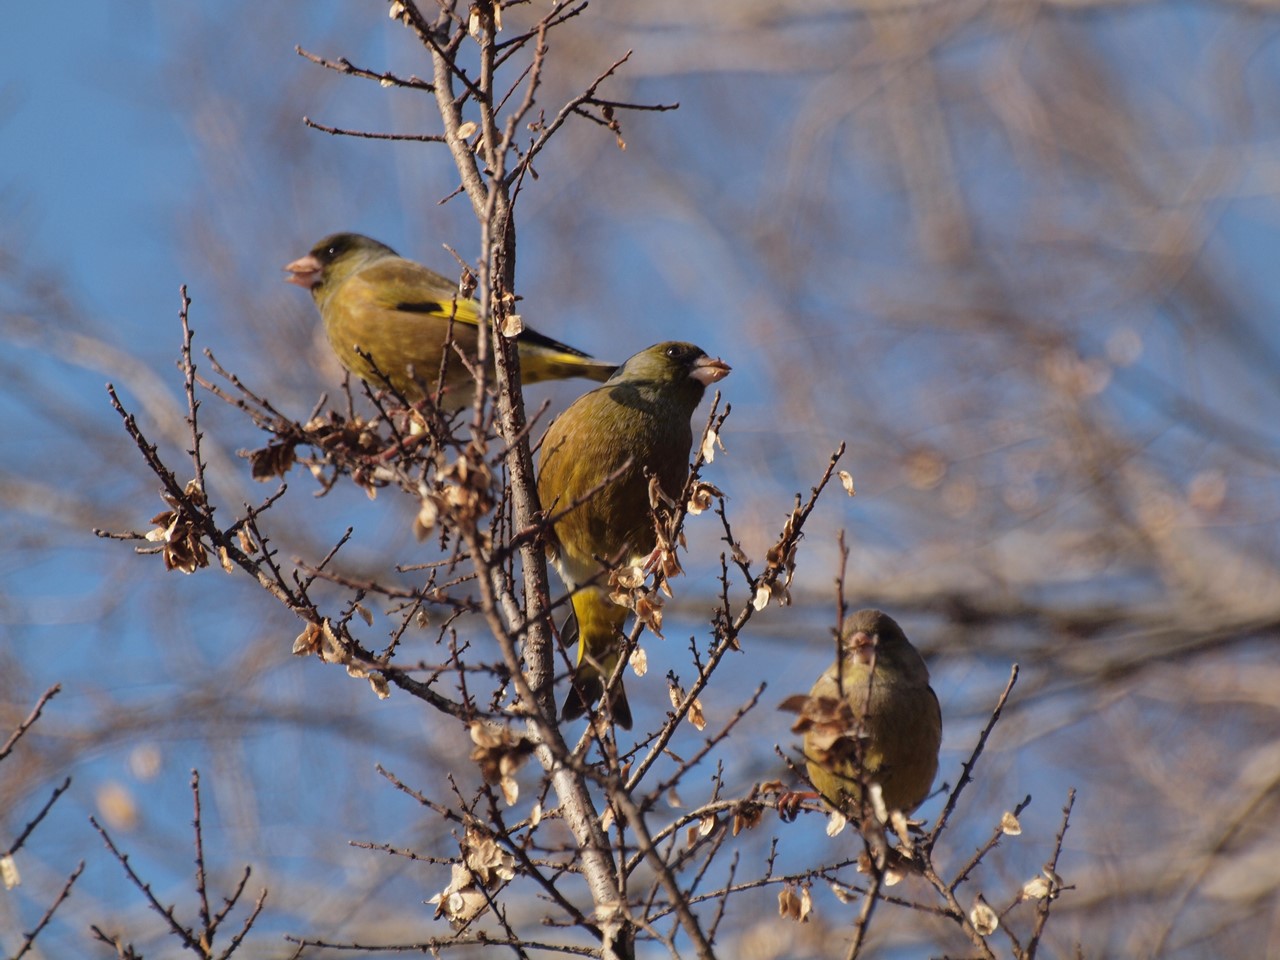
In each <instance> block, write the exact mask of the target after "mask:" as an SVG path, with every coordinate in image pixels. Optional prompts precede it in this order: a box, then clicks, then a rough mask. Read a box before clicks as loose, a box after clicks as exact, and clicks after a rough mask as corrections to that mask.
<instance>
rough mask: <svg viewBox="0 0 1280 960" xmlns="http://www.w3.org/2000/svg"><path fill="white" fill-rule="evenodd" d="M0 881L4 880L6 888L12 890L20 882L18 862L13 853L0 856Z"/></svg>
mask: <svg viewBox="0 0 1280 960" xmlns="http://www.w3.org/2000/svg"><path fill="white" fill-rule="evenodd" d="M0 881H3V882H4V888H5V889H6V890H12V889H13V888H14V887H16V886H17V885H18V884H20V883H21V882H22V875H21V874H19V873H18V862H17V861H16V860H14V859H13V854H7V855H5V856H3V857H0Z"/></svg>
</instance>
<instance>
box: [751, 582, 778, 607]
mask: <svg viewBox="0 0 1280 960" xmlns="http://www.w3.org/2000/svg"><path fill="white" fill-rule="evenodd" d="M771 596H773V589H772V588H771V587H770V586H769V585H768V584H767V583H762V584H760V586H758V587H756V595H755V597H754V598H752V600H751V606H753V607H754V608H755V609H756V610H763V609H764V608H765V607H767V606H768V605H769V598H770V597H771Z"/></svg>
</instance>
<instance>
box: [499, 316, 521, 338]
mask: <svg viewBox="0 0 1280 960" xmlns="http://www.w3.org/2000/svg"><path fill="white" fill-rule="evenodd" d="M522 333H524V318H523V317H521V316H520V314H518V313H508V314H507V315H506V316H505V317H503V318H502V335H503V336H504V337H507V338H508V339H509V338H511V337H518V336H520V334H522Z"/></svg>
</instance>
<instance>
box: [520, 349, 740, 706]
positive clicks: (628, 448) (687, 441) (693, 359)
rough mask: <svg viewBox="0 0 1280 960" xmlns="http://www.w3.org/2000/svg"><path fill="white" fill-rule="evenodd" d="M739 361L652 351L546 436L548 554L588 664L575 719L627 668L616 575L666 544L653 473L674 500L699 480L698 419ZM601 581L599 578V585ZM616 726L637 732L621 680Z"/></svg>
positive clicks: (543, 491) (541, 483)
mask: <svg viewBox="0 0 1280 960" xmlns="http://www.w3.org/2000/svg"><path fill="white" fill-rule="evenodd" d="M729 369H730V368H729V365H728V364H726V363H725V362H723V361H722V360H719V359H714V358H712V357H709V356H707V354H706V353H704V352H703V351H702V350H701V349H700V348H699V347H696V346H694V345H693V344H691V343H678V342H668V343H659V344H655V345H654V346H652V347H649V348H648V349H647V350H642V351H641V352H640V353H637V354H636V355H635V356H634V357H632V358H631V359H629V360H628V361H627V362H626V363H624V364H623V365H622V366H621V367H620V368H619V369H618V372H617V373H616V374H614V375H613V377H612V379H610V380H609V381H608V382H607V383H605V384H604V386H601V387H596V388H595V389H594V390H591V391H590V392H588V393H586V394H584V395H583V396H581V397H579V398H578V399H577V400H575V401H574V402H573V403H572V404H571V405H570V406H569V408H568V409H567V410H565V412H564V413H562V414H561V415H560V416H559V417H557V418H556V420H555V422H553V423H552V424H551V427H550V429H549V430H548V431H547V435H546V437H545V439H544V440H543V441H542V455H541V459H540V461H539V469H538V496H539V498H540V499H541V501H542V509H543V510H544V511H546V513H547V514H548V515H549V516H554V515H556V514H559V513H562V512H564V511H568V512H567V513H565V515H564V516H562V517H560V518H559V519H558V520H556V522H555V525H554V528H553V530H552V534H551V537H550V539H549V542H548V546H547V552H548V554H549V555H550V557H551V562H552V564H553V565H554V566H555V568H556V570H557V572H558V573H559V574H560V578H561V579H562V580H564V582H565V585H566V586H568V587H569V589H570V590H577V592H576V593H574V594H573V612H574V619H575V620H576V622H577V632H578V661H577V663H578V665H577V669H576V671H575V672H574V675H573V679H572V686H571V688H570V691H569V696H568V698H567V699H566V700H565V704H564V712H563V716H564V718H565V719H566V720H572V719H574V718H575V717H579V716H582V714H584V713H585V712H586V710H587V707H588V706H590V705H591V704H593V703H595V702H596V701H597V700H599V699H600V697H601V696H602V694H603V693H604V685H605V681H606V680H608V678H609V676H610V675H611V674H612V673H613V670H614V668H615V667H616V666H617V663H618V659H619V655H620V650H621V646H622V635H621V633H622V625H623V624H624V623H625V622H626V619H627V614H628V607H626V606H624V605H622V604H618V603H615V602H613V600H611V599H610V598H609V593H610V585H609V582H608V576H609V572H610V571H611V570H613V569H618V568H626V567H633V566H639V567H646V566H647V565H648V564H649V563H650V562H651V560H652V557H651V554H652V553H653V551H654V550H655V547H656V546H657V534H656V531H655V529H654V522H653V516H652V512H651V503H650V495H651V491H650V479H651V478H652V479H653V480H654V481H655V482H656V483H657V485H658V487H659V489H660V492H661V496H662V497H664V498H666V499H667V500H668V501H672V500H675V499H677V498H678V497H680V495H681V494H682V492H683V490H684V484H685V480H686V479H687V478H688V476H689V451H690V449H691V448H692V446H693V431H692V428H691V427H690V424H689V420H690V418H691V417H692V416H693V413H694V411H695V410H696V409H697V407H698V404H699V403H700V402H701V400H702V395H703V393H704V392H705V390H706V388H707V386H708V385H710V384H712V383H715V382H716V381H717V380H722V379H723V378H724V377H726V376H728V375H729ZM593 580H594V582H593ZM608 712H609V714H610V715H611V716H612V718H613V720H614V722H616V723H617V724H618V725H619V726H621V727H623V728H624V729H627V730H629V729H631V719H632V718H631V707H630V706H629V705H628V703H627V697H626V693H625V692H624V691H623V689H622V685H621V684H620V683H619V684H618V685H617V686H616V687H615V692H614V693H613V694H612V696H611V698H610V700H609V702H608Z"/></svg>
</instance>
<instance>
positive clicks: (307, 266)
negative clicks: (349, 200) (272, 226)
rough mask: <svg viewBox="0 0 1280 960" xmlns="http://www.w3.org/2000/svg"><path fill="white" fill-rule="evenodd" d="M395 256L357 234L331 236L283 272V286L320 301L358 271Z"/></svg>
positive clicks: (382, 245)
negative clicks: (286, 273)
mask: <svg viewBox="0 0 1280 960" xmlns="http://www.w3.org/2000/svg"><path fill="white" fill-rule="evenodd" d="M394 256H397V254H396V252H395V251H394V250H392V249H391V248H390V247H388V246H387V245H386V244H385V243H379V242H378V241H377V240H374V239H373V238H371V237H366V236H363V235H361V234H359V233H331V234H330V235H329V236H327V237H325V238H324V239H323V240H321V241H320V242H319V243H317V244H316V245H315V246H314V247H312V248H311V250H310V251H309V252H308V253H307V255H306V256H305V257H299V258H298V259H297V260H294V261H293V262H292V263H288V264H285V267H284V269H285V270H286V271H287V272H288V273H289V274H290V275H289V276H287V277H285V283H292V284H296V285H297V286H299V287H302V288H303V289H305V290H310V291H311V294H312V296H314V297H315V298H316V299H317V300H318V299H320V298H321V297H322V296H323V294H324V291H327V290H332V289H333V288H335V287H336V286H337V285H338V284H339V283H341V282H342V281H343V280H345V279H346V278H347V277H349V276H351V274H353V273H355V271H357V270H359V269H360V268H361V267H363V266H366V265H367V264H369V263H372V262H373V261H375V260H381V259H382V258H383V257H394Z"/></svg>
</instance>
